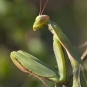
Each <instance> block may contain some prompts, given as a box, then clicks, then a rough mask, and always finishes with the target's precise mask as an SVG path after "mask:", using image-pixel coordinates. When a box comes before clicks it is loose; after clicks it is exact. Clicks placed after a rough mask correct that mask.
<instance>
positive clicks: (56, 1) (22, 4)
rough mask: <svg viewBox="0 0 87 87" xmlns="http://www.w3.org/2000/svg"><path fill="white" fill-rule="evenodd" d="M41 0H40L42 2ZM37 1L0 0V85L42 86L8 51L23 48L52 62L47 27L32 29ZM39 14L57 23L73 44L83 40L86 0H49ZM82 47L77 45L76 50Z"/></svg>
mask: <svg viewBox="0 0 87 87" xmlns="http://www.w3.org/2000/svg"><path fill="white" fill-rule="evenodd" d="M45 1H46V0H42V6H44V4H45ZM39 5H40V3H39V0H0V87H45V86H44V85H43V84H42V82H40V81H39V80H38V79H37V78H34V77H32V76H28V75H27V74H25V73H23V72H21V71H20V70H19V69H18V68H17V67H16V66H15V65H14V64H13V63H12V61H11V59H10V52H11V51H17V50H23V51H26V52H29V53H31V54H32V55H34V56H36V57H38V58H39V59H40V60H42V61H44V62H45V63H47V64H49V65H50V66H52V67H54V66H56V61H55V59H54V53H53V48H52V41H53V39H52V34H51V33H50V32H49V31H48V29H47V27H45V28H44V29H41V30H40V31H36V32H34V31H33V30H32V26H33V23H34V20H35V17H36V16H37V15H38V14H39V11H40V10H39ZM43 14H47V15H49V16H50V19H51V20H53V21H55V22H56V23H57V24H58V25H59V26H60V27H61V29H62V30H63V32H64V33H65V34H66V36H67V37H68V38H69V40H70V41H71V42H72V44H73V45H74V47H78V46H79V45H81V44H83V43H84V42H85V41H86V40H87V1H86V0H49V2H48V4H47V7H46V8H45V10H44V12H43ZM85 48H86V47H84V48H81V49H78V50H79V52H80V54H82V53H83V52H84V50H85ZM49 60H50V61H49ZM46 82H47V84H48V87H54V84H53V83H52V82H50V81H47V80H46Z"/></svg>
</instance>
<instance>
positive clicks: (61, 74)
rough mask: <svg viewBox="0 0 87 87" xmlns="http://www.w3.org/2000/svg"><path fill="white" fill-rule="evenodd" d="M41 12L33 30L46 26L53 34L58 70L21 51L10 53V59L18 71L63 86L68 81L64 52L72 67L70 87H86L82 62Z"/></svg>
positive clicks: (57, 29)
mask: <svg viewBox="0 0 87 87" xmlns="http://www.w3.org/2000/svg"><path fill="white" fill-rule="evenodd" d="M47 2H48V0H47ZM47 2H46V4H47ZM40 3H41V0H40ZM46 4H45V6H46ZM45 6H44V8H45ZM40 8H41V4H40ZM44 8H43V10H44ZM43 10H42V11H41V9H40V14H39V16H37V17H36V19H35V22H34V25H33V30H34V31H36V30H38V29H40V28H42V27H44V26H45V25H47V26H48V29H49V31H50V32H51V33H52V34H53V49H54V54H55V57H56V61H57V67H58V70H55V69H54V68H50V66H48V65H47V64H45V63H43V62H42V61H40V60H39V59H37V58H36V57H34V56H32V55H30V54H28V53H26V52H23V51H17V52H12V53H11V59H12V60H13V62H14V63H15V65H16V66H17V67H18V68H19V69H21V70H22V71H24V72H26V73H30V74H32V75H33V76H35V77H37V78H39V79H40V80H41V81H42V79H41V77H43V78H46V79H48V80H51V81H53V82H54V83H56V84H64V83H67V81H68V80H69V79H70V78H68V77H69V76H68V74H67V72H68V69H67V67H66V66H67V63H66V56H65V52H64V50H65V51H66V53H67V55H68V58H69V60H70V63H71V66H72V75H73V86H72V87H86V86H87V78H86V74H85V72H86V70H85V68H84V67H83V64H82V63H83V62H82V60H81V59H80V56H79V55H78V52H77V51H76V50H75V49H74V47H73V46H72V44H71V43H70V41H69V40H68V38H67V37H66V36H65V34H64V33H63V32H62V30H61V29H60V28H59V26H58V25H57V24H56V23H55V22H52V21H50V18H49V16H48V15H42V13H43ZM77 58H78V60H77ZM80 76H81V78H83V80H84V84H83V82H82V81H81V78H80Z"/></svg>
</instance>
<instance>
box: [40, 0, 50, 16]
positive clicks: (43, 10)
mask: <svg viewBox="0 0 87 87" xmlns="http://www.w3.org/2000/svg"><path fill="white" fill-rule="evenodd" d="M41 1H42V0H40V13H39V14H40V15H42V13H43V11H44V9H45V7H46V5H47V3H48V1H49V0H47V1H46V3H45V5H44V7H43V9H42V11H41Z"/></svg>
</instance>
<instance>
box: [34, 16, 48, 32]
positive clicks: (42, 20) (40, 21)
mask: <svg viewBox="0 0 87 87" xmlns="http://www.w3.org/2000/svg"><path fill="white" fill-rule="evenodd" d="M48 21H49V16H48V15H39V16H37V17H36V19H35V22H34V25H33V30H34V31H36V30H38V29H40V28H42V27H44V26H45V25H46V24H47V22H48Z"/></svg>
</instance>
